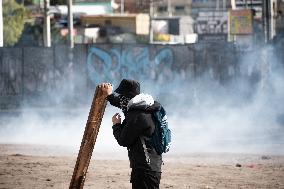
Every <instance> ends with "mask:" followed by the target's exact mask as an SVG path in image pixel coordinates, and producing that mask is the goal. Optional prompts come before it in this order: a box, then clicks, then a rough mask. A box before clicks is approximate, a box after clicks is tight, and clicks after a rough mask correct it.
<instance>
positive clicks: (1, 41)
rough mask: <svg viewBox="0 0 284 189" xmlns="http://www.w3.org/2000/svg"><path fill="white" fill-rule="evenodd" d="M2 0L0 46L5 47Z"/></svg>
mask: <svg viewBox="0 0 284 189" xmlns="http://www.w3.org/2000/svg"><path fill="white" fill-rule="evenodd" d="M2 4H3V2H2V0H0V47H3V45H4V42H3V26H4V25H3V11H2Z"/></svg>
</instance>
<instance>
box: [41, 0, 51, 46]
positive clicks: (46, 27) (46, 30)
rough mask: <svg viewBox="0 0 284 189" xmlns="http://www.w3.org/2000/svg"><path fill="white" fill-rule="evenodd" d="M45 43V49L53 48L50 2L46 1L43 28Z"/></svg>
mask: <svg viewBox="0 0 284 189" xmlns="http://www.w3.org/2000/svg"><path fill="white" fill-rule="evenodd" d="M43 35H44V36H43V43H44V46H45V47H51V34H50V15H49V0H44V28H43Z"/></svg>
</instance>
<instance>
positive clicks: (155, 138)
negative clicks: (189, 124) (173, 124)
mask: <svg viewBox="0 0 284 189" xmlns="http://www.w3.org/2000/svg"><path fill="white" fill-rule="evenodd" d="M153 118H154V121H155V131H154V133H153V135H152V137H151V144H152V145H153V147H154V148H155V150H156V152H157V153H158V154H159V155H160V154H162V153H166V152H168V151H169V150H170V144H171V130H170V129H169V127H168V120H167V115H166V111H165V109H164V108H163V107H161V108H160V110H159V111H156V112H155V113H153Z"/></svg>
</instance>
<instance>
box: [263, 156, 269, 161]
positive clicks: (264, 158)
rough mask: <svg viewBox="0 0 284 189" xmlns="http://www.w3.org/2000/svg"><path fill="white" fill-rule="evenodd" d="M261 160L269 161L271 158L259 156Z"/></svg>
mask: <svg viewBox="0 0 284 189" xmlns="http://www.w3.org/2000/svg"><path fill="white" fill-rule="evenodd" d="M261 159H262V160H268V159H271V157H269V156H261Z"/></svg>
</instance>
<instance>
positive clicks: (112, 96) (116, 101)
mask: <svg viewBox="0 0 284 189" xmlns="http://www.w3.org/2000/svg"><path fill="white" fill-rule="evenodd" d="M107 100H108V101H109V103H110V104H111V105H113V106H115V107H117V108H120V100H119V98H118V96H116V95H115V94H114V93H112V94H110V95H108V96H107Z"/></svg>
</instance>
